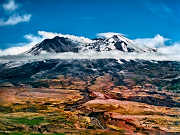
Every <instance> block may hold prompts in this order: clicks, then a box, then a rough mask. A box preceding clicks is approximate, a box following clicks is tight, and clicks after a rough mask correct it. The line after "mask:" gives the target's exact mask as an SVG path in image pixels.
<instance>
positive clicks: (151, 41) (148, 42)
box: [133, 34, 169, 48]
mask: <svg viewBox="0 0 180 135" xmlns="http://www.w3.org/2000/svg"><path fill="white" fill-rule="evenodd" d="M167 40H169V39H168V38H164V37H163V36H161V35H159V34H158V35H156V36H155V37H154V38H138V39H135V40H133V41H134V43H135V44H137V45H139V46H145V47H150V48H160V47H163V46H164V45H165V42H166V41H167Z"/></svg>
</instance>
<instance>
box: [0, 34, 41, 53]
mask: <svg viewBox="0 0 180 135" xmlns="http://www.w3.org/2000/svg"><path fill="white" fill-rule="evenodd" d="M24 38H25V39H27V40H28V43H18V45H19V44H21V45H22V46H17V47H11V48H8V49H5V50H0V56H4V55H17V54H21V53H24V52H26V51H28V50H29V49H31V48H32V47H33V46H34V45H35V44H37V43H39V42H41V41H42V38H41V37H39V36H37V37H36V36H33V35H31V34H27V35H25V36H24Z"/></svg>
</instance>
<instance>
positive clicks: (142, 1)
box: [0, 0, 180, 49]
mask: <svg viewBox="0 0 180 135" xmlns="http://www.w3.org/2000/svg"><path fill="white" fill-rule="evenodd" d="M179 7H180V0H0V49H6V48H9V47H12V46H14V45H16V46H17V45H21V44H18V43H22V42H27V41H26V40H27V39H25V38H24V35H27V34H33V35H37V32H38V31H49V32H57V33H63V34H73V35H77V36H84V37H89V38H94V37H95V36H96V34H97V33H100V32H118V33H123V34H125V35H126V36H127V37H128V38H130V39H135V38H150V37H154V36H155V35H157V34H160V35H162V36H163V37H166V38H169V39H172V41H173V42H178V41H180V27H179V26H180V8H179Z"/></svg>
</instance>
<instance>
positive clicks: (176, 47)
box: [159, 43, 180, 56]
mask: <svg viewBox="0 0 180 135" xmlns="http://www.w3.org/2000/svg"><path fill="white" fill-rule="evenodd" d="M159 52H161V53H163V54H169V55H176V56H177V55H180V54H179V52H180V43H175V44H173V45H171V46H163V47H161V48H159Z"/></svg>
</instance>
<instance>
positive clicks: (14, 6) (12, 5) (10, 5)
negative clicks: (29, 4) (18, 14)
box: [2, 0, 19, 11]
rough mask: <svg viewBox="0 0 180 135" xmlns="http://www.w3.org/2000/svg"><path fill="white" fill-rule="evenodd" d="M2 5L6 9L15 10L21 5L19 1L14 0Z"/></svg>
mask: <svg viewBox="0 0 180 135" xmlns="http://www.w3.org/2000/svg"><path fill="white" fill-rule="evenodd" d="M2 7H3V8H4V10H6V11H14V10H16V9H17V8H18V7H19V5H18V4H17V3H15V1H14V0H9V1H8V2H7V3H4V4H3V5H2Z"/></svg>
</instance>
